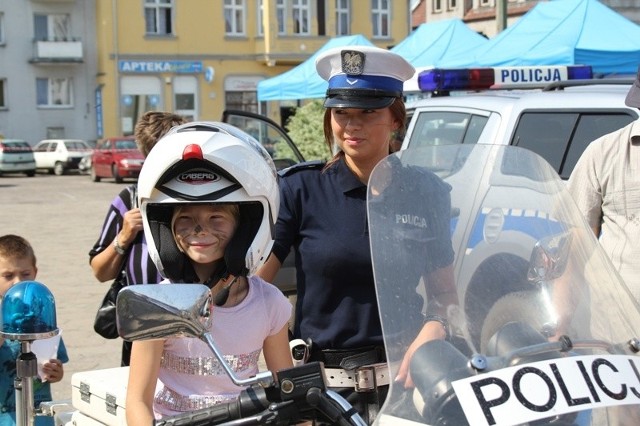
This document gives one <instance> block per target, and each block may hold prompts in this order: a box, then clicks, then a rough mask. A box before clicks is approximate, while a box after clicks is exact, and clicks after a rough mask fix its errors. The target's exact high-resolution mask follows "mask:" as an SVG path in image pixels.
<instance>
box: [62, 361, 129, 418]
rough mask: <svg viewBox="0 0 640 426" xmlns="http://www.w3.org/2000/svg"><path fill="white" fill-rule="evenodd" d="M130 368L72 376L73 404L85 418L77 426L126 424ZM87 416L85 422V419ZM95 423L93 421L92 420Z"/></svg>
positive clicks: (88, 372) (84, 372)
mask: <svg viewBox="0 0 640 426" xmlns="http://www.w3.org/2000/svg"><path fill="white" fill-rule="evenodd" d="M128 380H129V367H118V368H108V369H104V370H93V371H83V372H79V373H75V374H73V376H72V377H71V386H72V393H71V402H72V404H73V407H74V408H75V409H76V410H78V411H79V412H80V413H81V414H82V416H76V419H75V420H76V421H77V422H76V424H77V425H87V426H89V425H95V424H97V423H95V421H98V422H100V423H99V424H105V425H111V426H121V425H126V424H127V420H126V406H125V401H126V398H127V382H128ZM85 417H87V418H88V419H86V420H85V422H82V420H83V419H84V418H85ZM91 420H93V422H92V421H91Z"/></svg>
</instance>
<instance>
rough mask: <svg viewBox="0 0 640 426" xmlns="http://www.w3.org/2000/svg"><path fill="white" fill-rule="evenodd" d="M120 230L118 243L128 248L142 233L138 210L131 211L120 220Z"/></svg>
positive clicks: (140, 215)
mask: <svg viewBox="0 0 640 426" xmlns="http://www.w3.org/2000/svg"><path fill="white" fill-rule="evenodd" d="M122 219H123V220H122V230H121V231H120V239H121V240H120V241H119V243H120V244H121V245H122V246H125V247H126V246H129V244H131V243H132V242H133V240H134V239H135V238H136V235H138V232H140V231H142V228H143V226H142V212H141V211H140V209H139V208H135V209H131V210H129V211H128V212H126V213H125V214H124V216H123V218H122Z"/></svg>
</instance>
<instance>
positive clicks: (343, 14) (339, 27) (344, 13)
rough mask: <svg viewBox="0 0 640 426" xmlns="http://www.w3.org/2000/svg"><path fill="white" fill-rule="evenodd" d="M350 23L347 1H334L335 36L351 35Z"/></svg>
mask: <svg viewBox="0 0 640 426" xmlns="http://www.w3.org/2000/svg"><path fill="white" fill-rule="evenodd" d="M350 22H351V19H350V16H349V0H336V35H339V36H344V35H349V34H351V28H350V25H349V23H350Z"/></svg>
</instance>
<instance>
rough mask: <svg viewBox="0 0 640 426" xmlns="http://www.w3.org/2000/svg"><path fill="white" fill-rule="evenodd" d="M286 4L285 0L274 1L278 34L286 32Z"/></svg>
mask: <svg viewBox="0 0 640 426" xmlns="http://www.w3.org/2000/svg"><path fill="white" fill-rule="evenodd" d="M286 17H287V6H286V4H285V0H278V2H277V3H276V18H277V19H278V34H280V35H282V34H286V33H287V19H286Z"/></svg>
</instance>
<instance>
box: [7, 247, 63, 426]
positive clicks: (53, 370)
mask: <svg viewBox="0 0 640 426" xmlns="http://www.w3.org/2000/svg"><path fill="white" fill-rule="evenodd" d="M37 272H38V268H37V266H36V256H35V253H34V252H33V248H32V247H31V244H29V242H28V241H27V240H26V239H24V238H22V237H20V236H18V235H11V234H8V235H3V236H1V237H0V306H1V303H2V298H3V297H4V295H5V293H6V292H7V291H8V290H9V289H10V288H11V287H13V286H14V285H15V284H17V283H19V282H21V281H32V280H34V279H35V278H36V274H37ZM20 346H21V343H20V342H19V341H17V340H5V339H4V338H2V337H0V426H11V425H15V423H16V396H15V388H14V379H15V377H16V360H17V358H18V356H19V355H20ZM68 361H69V357H68V356H67V349H66V348H65V346H64V343H63V342H62V339H60V346H59V347H58V355H57V359H50V360H48V361H47V362H45V363H44V366H43V373H44V377H36V378H35V379H34V382H33V393H34V402H35V407H36V408H37V407H38V406H39V405H40V403H41V402H43V401H51V385H50V383H56V382H59V381H60V380H62V376H63V375H64V369H63V367H62V364H63V363H66V362H68ZM35 424H36V425H37V426H45V425H51V426H53V418H52V417H44V416H37V417H36V421H35Z"/></svg>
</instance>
